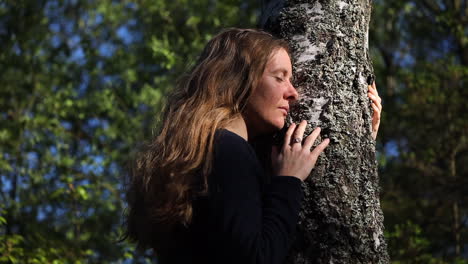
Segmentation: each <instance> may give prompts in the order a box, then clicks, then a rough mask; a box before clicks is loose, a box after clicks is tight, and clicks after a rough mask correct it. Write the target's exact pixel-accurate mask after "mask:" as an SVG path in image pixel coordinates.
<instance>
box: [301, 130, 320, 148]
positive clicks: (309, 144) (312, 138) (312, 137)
mask: <svg viewBox="0 0 468 264" xmlns="http://www.w3.org/2000/svg"><path fill="white" fill-rule="evenodd" d="M320 131H321V128H320V127H317V128H316V129H314V131H312V133H311V134H310V135H309V136H308V137H307V138H306V139H305V141H304V149H307V150H308V151H310V149H311V148H312V145H314V142H315V140H316V139H317V137H318V135H320Z"/></svg>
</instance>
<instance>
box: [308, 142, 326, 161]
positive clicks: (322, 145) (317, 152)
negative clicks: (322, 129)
mask: <svg viewBox="0 0 468 264" xmlns="http://www.w3.org/2000/svg"><path fill="white" fill-rule="evenodd" d="M329 143H330V139H329V138H326V139H324V140H323V141H322V143H320V144H319V145H318V146H317V147H315V148H314V150H313V151H312V152H311V153H310V155H311V156H312V159H313V162H314V163H315V161H317V158H318V156H320V153H322V152H323V150H324V149H325V148H326V147H327V146H328V144H329Z"/></svg>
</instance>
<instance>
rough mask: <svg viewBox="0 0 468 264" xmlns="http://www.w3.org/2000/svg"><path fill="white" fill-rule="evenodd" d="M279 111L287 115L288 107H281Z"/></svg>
mask: <svg viewBox="0 0 468 264" xmlns="http://www.w3.org/2000/svg"><path fill="white" fill-rule="evenodd" d="M279 109H281V110H283V111H284V114H285V115H287V114H288V112H289V106H281V107H279Z"/></svg>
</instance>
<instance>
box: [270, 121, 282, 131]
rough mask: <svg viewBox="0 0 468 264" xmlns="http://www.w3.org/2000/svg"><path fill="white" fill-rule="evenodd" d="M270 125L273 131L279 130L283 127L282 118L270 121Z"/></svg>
mask: <svg viewBox="0 0 468 264" xmlns="http://www.w3.org/2000/svg"><path fill="white" fill-rule="evenodd" d="M271 127H272V130H274V132H276V131H278V130H281V129H282V128H283V127H284V118H282V119H281V120H277V121H276V122H273V123H271Z"/></svg>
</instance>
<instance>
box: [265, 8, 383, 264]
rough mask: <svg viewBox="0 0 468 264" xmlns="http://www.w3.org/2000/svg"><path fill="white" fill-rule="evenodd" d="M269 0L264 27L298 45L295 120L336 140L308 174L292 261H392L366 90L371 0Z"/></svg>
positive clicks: (370, 72)
mask: <svg viewBox="0 0 468 264" xmlns="http://www.w3.org/2000/svg"><path fill="white" fill-rule="evenodd" d="M264 6H265V7H266V8H265V11H266V12H264V13H263V15H264V18H263V19H262V21H264V23H265V27H266V28H267V29H269V30H270V31H272V32H275V33H276V34H277V35H279V36H280V37H282V38H285V39H287V40H288V41H289V43H291V46H292V49H293V52H292V53H293V58H294V59H293V60H294V66H293V68H294V69H293V71H294V74H295V85H296V87H297V88H298V89H299V90H300V93H301V98H300V99H299V102H298V104H297V105H296V106H295V107H294V109H293V110H292V114H291V117H292V122H296V123H297V122H300V121H301V120H307V121H308V123H310V124H311V125H310V127H309V130H312V129H313V128H315V127H317V126H318V127H321V128H322V135H323V136H325V137H328V138H330V140H331V141H330V144H329V146H328V148H327V149H326V150H325V152H324V154H323V156H322V158H321V161H322V162H320V163H319V164H318V165H317V166H316V168H315V169H314V170H313V171H312V175H311V177H309V178H308V180H307V181H306V182H305V201H304V206H303V208H302V212H301V214H300V222H299V225H298V236H297V238H296V241H295V244H294V246H293V250H292V252H291V256H290V258H289V261H288V262H289V263H388V262H389V259H388V254H387V247H386V242H385V239H384V234H383V216H382V211H381V208H380V202H379V179H378V177H377V164H376V156H375V144H374V140H373V139H372V137H371V129H370V126H371V121H372V109H371V107H370V103H369V99H368V98H367V89H368V88H367V85H368V82H371V81H372V80H373V70H372V65H371V61H370V56H369V52H368V51H369V50H368V43H369V40H368V29H369V21H370V15H371V5H370V1H366V0H363V1H353V2H352V3H351V2H349V3H347V2H344V1H338V0H337V1H307V2H303V1H266V3H265V5H264ZM272 6H276V7H278V8H277V9H276V10H275V8H272ZM272 10H275V12H277V13H276V14H275V13H273V14H272V13H269V12H271V11H272Z"/></svg>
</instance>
